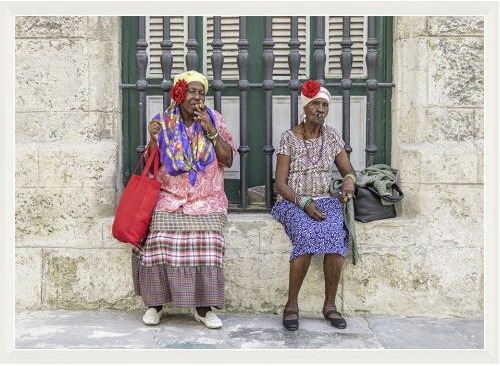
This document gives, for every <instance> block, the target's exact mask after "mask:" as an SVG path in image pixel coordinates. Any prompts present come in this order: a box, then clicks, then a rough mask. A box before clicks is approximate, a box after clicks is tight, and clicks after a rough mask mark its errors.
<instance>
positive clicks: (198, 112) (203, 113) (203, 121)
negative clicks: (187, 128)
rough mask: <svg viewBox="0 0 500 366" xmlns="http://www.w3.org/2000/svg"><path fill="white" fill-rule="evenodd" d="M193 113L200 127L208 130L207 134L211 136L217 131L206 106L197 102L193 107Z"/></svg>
mask: <svg viewBox="0 0 500 366" xmlns="http://www.w3.org/2000/svg"><path fill="white" fill-rule="evenodd" d="M194 115H195V117H196V120H197V121H198V122H199V123H200V125H201V128H203V129H204V130H205V131H207V132H208V134H209V135H211V136H213V135H215V134H216V133H217V130H216V129H215V127H214V125H213V124H212V121H211V119H210V116H209V115H208V112H207V106H206V105H205V104H203V103H200V104H197V105H196V106H195V107H194Z"/></svg>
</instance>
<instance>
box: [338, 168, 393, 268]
mask: <svg viewBox="0 0 500 366" xmlns="http://www.w3.org/2000/svg"><path fill="white" fill-rule="evenodd" d="M396 174H397V170H396V169H393V168H392V167H390V166H389V165H385V164H375V165H370V166H369V167H366V168H365V169H363V170H362V171H361V172H359V173H358V174H356V186H357V187H366V186H367V185H372V186H373V187H374V188H375V189H376V190H377V192H378V193H379V195H380V196H381V199H380V201H381V202H382V204H383V205H393V204H394V203H393V202H390V201H386V200H384V199H383V196H392V189H391V187H392V185H393V184H394V183H397V177H396ZM341 187H342V178H332V180H331V183H330V194H331V195H332V196H334V197H339V196H340V195H339V190H340V188H341ZM343 206H344V222H345V226H346V227H347V230H348V232H349V240H350V242H351V245H352V263H353V264H356V262H357V261H358V259H359V254H358V248H357V241H356V225H355V221H354V203H353V200H349V201H347V203H346V204H344V205H343Z"/></svg>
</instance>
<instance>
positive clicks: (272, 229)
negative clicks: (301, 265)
mask: <svg viewBox="0 0 500 366" xmlns="http://www.w3.org/2000/svg"><path fill="white" fill-rule="evenodd" d="M268 220H269V221H268V222H267V225H266V226H261V227H260V252H261V253H264V254H267V253H284V254H287V255H289V254H290V251H291V250H292V243H291V242H290V238H289V237H288V235H287V234H286V232H285V229H284V228H283V225H281V224H280V223H279V222H277V221H275V220H274V219H273V218H272V217H271V215H269V218H268Z"/></svg>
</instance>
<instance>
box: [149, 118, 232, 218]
mask: <svg viewBox="0 0 500 366" xmlns="http://www.w3.org/2000/svg"><path fill="white" fill-rule="evenodd" d="M213 115H214V119H215V126H216V128H217V130H218V131H219V135H220V136H221V137H222V138H223V139H224V141H226V142H227V143H228V144H229V145H231V149H232V150H233V157H234V155H235V154H236V147H235V145H234V141H233V137H232V136H231V133H230V132H229V130H228V128H227V126H226V124H225V123H224V118H223V117H222V115H221V114H220V113H218V112H217V111H215V110H213ZM193 126H194V125H191V126H190V127H189V128H187V131H188V134H191V133H192V129H193ZM158 181H159V182H160V183H161V190H160V194H159V197H158V201H157V202H156V206H155V208H154V210H155V211H167V212H174V211H177V210H179V209H181V210H182V212H183V213H184V214H186V215H205V214H211V213H223V214H226V213H227V206H228V200H227V197H226V194H225V192H224V166H223V165H222V164H219V161H218V160H217V156H215V157H214V160H213V161H212V163H211V164H209V165H207V166H206V169H205V172H204V173H203V172H199V174H198V177H197V179H196V183H195V185H194V186H192V185H191V184H190V183H189V179H188V174H186V173H183V174H179V175H176V176H173V175H170V174H168V173H167V170H166V169H165V167H164V166H163V165H161V166H160V169H159V171H158Z"/></svg>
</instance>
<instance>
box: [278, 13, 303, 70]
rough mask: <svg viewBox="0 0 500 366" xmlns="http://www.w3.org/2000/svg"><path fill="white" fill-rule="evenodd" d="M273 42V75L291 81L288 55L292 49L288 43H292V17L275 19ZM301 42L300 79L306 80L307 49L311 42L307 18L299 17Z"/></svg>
mask: <svg viewBox="0 0 500 366" xmlns="http://www.w3.org/2000/svg"><path fill="white" fill-rule="evenodd" d="M272 23H273V27H272V28H273V32H272V35H273V42H274V49H273V52H274V71H273V75H274V77H275V78H281V79H289V78H290V68H289V66H288V54H289V53H290V48H289V46H288V42H290V28H291V23H290V17H273V18H272ZM298 33H299V41H300V47H299V52H300V55H301V58H300V68H299V79H305V78H307V77H308V73H307V72H306V70H307V64H308V62H307V54H306V49H307V47H308V44H309V42H307V35H308V32H307V23H306V17H305V16H304V17H299V32H298Z"/></svg>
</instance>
